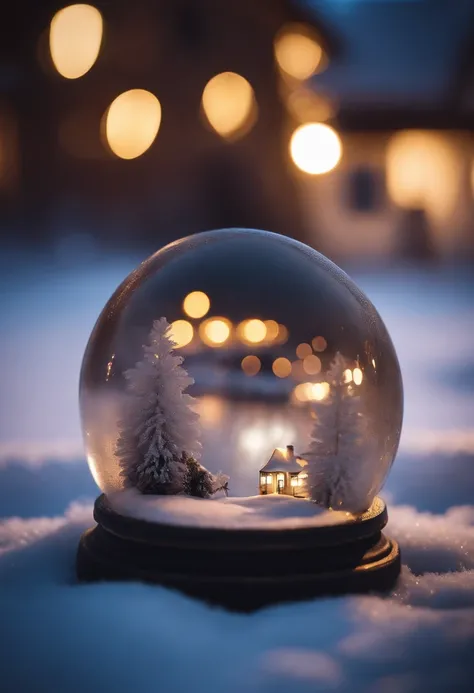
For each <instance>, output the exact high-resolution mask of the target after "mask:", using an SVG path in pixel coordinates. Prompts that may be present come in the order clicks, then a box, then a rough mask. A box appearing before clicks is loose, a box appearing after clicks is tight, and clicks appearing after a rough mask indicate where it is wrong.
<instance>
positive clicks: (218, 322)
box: [199, 318, 231, 347]
mask: <svg viewBox="0 0 474 693" xmlns="http://www.w3.org/2000/svg"><path fill="white" fill-rule="evenodd" d="M230 331H231V323H230V322H229V320H227V319H226V318H209V319H208V320H206V321H205V322H203V323H201V325H200V327H199V335H200V337H201V339H202V341H203V342H204V343H205V344H207V345H208V346H212V347H220V346H222V345H223V344H225V342H227V340H228V339H229V337H230Z"/></svg>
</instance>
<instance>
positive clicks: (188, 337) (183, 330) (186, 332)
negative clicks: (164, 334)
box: [170, 320, 194, 349]
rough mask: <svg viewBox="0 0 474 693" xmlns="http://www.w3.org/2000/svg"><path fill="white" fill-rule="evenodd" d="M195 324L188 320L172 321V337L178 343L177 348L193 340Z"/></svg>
mask: <svg viewBox="0 0 474 693" xmlns="http://www.w3.org/2000/svg"><path fill="white" fill-rule="evenodd" d="M193 335H194V330H193V326H192V325H191V323H190V322H188V321H187V320H175V321H174V322H172V323H171V327H170V337H171V339H172V340H173V341H174V342H175V343H176V349H181V347H184V346H186V344H189V342H191V341H192V339H193Z"/></svg>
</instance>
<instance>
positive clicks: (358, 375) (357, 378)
mask: <svg viewBox="0 0 474 693" xmlns="http://www.w3.org/2000/svg"><path fill="white" fill-rule="evenodd" d="M363 378H364V376H363V374H362V371H361V370H360V368H354V370H353V371H352V379H353V381H354V384H355V385H360V384H361V383H362V380H363Z"/></svg>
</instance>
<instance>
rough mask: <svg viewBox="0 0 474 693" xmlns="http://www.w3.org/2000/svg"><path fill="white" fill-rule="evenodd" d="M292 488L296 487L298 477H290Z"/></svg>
mask: <svg viewBox="0 0 474 693" xmlns="http://www.w3.org/2000/svg"><path fill="white" fill-rule="evenodd" d="M290 483H291V485H292V486H298V477H297V476H292V477H291V481H290Z"/></svg>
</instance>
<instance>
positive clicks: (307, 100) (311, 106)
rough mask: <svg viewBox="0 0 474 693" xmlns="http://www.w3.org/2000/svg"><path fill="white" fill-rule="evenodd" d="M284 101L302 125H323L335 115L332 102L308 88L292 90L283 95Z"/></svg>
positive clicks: (291, 113)
mask: <svg viewBox="0 0 474 693" xmlns="http://www.w3.org/2000/svg"><path fill="white" fill-rule="evenodd" d="M282 91H283V89H282ZM287 92H288V89H287ZM283 99H284V100H285V103H286V108H287V110H288V112H289V113H290V115H291V116H292V117H293V118H294V119H295V120H296V121H298V122H300V123H308V122H317V123H321V122H324V121H326V120H329V118H331V117H332V116H333V115H334V106H333V105H332V104H331V102H330V101H329V100H328V99H327V98H325V97H323V96H321V95H320V94H316V93H315V92H314V91H313V90H312V89H308V88H307V87H299V88H298V89H291V90H289V93H284V94H283Z"/></svg>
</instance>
